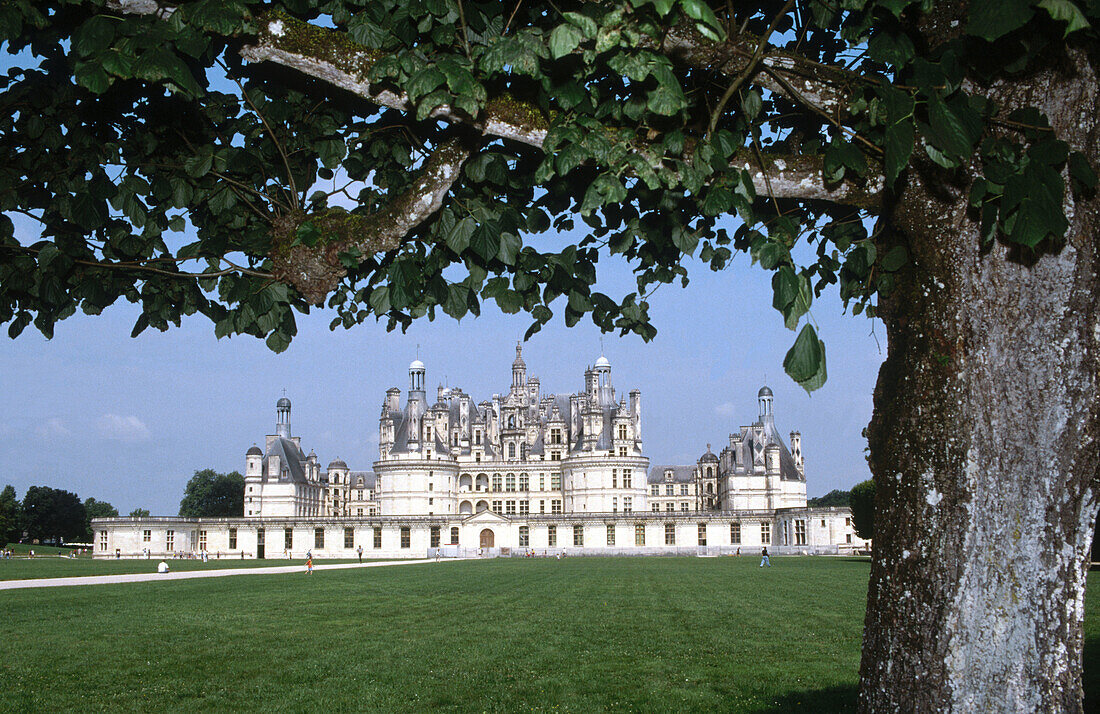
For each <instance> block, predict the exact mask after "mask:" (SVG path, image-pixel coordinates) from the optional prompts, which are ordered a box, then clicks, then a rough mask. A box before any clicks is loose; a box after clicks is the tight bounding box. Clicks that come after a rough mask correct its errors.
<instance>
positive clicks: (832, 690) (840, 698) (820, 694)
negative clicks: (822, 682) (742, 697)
mask: <svg viewBox="0 0 1100 714" xmlns="http://www.w3.org/2000/svg"><path fill="white" fill-rule="evenodd" d="M857 693H858V688H857V687H856V685H854V684H849V685H844V686H838V687H825V688H824V689H811V690H807V691H804V692H794V693H792V694H788V695H786V696H784V697H780V698H779V700H778V701H776V703H775V704H774V705H772V706H770V707H768V708H767V709H761V710H760V714H794V712H814V714H840V713H841V712H844V713H847V712H854V711H855V710H856V695H857Z"/></svg>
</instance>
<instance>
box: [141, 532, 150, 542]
mask: <svg viewBox="0 0 1100 714" xmlns="http://www.w3.org/2000/svg"><path fill="white" fill-rule="evenodd" d="M152 540H153V531H148V530H147V531H142V532H141V542H142V543H149V542H151V541H152Z"/></svg>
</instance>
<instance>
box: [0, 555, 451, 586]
mask: <svg viewBox="0 0 1100 714" xmlns="http://www.w3.org/2000/svg"><path fill="white" fill-rule="evenodd" d="M447 560H455V558H448V559H447ZM431 562H445V561H432V560H430V559H427V558H425V559H421V560H386V561H380V562H374V563H333V564H330V565H323V564H320V565H314V566H313V569H314V570H317V571H322V570H344V569H347V568H383V567H386V566H390V565H419V564H421V563H431ZM169 566H171V563H169ZM149 567H150V568H152V569H155V568H156V567H157V566H156V565H155V564H154V563H153V562H152V561H150V564H149ZM305 571H306V569H305V566H304V565H277V566H274V567H268V568H223V569H220V570H187V571H180V572H176V573H173V572H167V573H156V572H152V573H126V574H124V575H84V576H80V577H75V578H39V579H35V580H0V590H18V589H22V588H58V587H65V586H68V585H109V584H113V583H142V582H148V581H150V580H188V579H190V578H224V577H228V576H230V575H275V574H279V573H303V574H304V573H305Z"/></svg>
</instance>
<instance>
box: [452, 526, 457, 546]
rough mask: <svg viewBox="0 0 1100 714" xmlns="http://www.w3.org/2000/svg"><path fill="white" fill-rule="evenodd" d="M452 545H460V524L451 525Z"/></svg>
mask: <svg viewBox="0 0 1100 714" xmlns="http://www.w3.org/2000/svg"><path fill="white" fill-rule="evenodd" d="M451 545H458V526H452V527H451Z"/></svg>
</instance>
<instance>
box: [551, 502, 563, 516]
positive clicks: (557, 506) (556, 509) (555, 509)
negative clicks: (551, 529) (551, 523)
mask: <svg viewBox="0 0 1100 714" xmlns="http://www.w3.org/2000/svg"><path fill="white" fill-rule="evenodd" d="M550 513H551V515H556V514H559V513H561V501H560V500H558V499H556V498H555V499H554V500H553V501H551V502H550Z"/></svg>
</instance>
